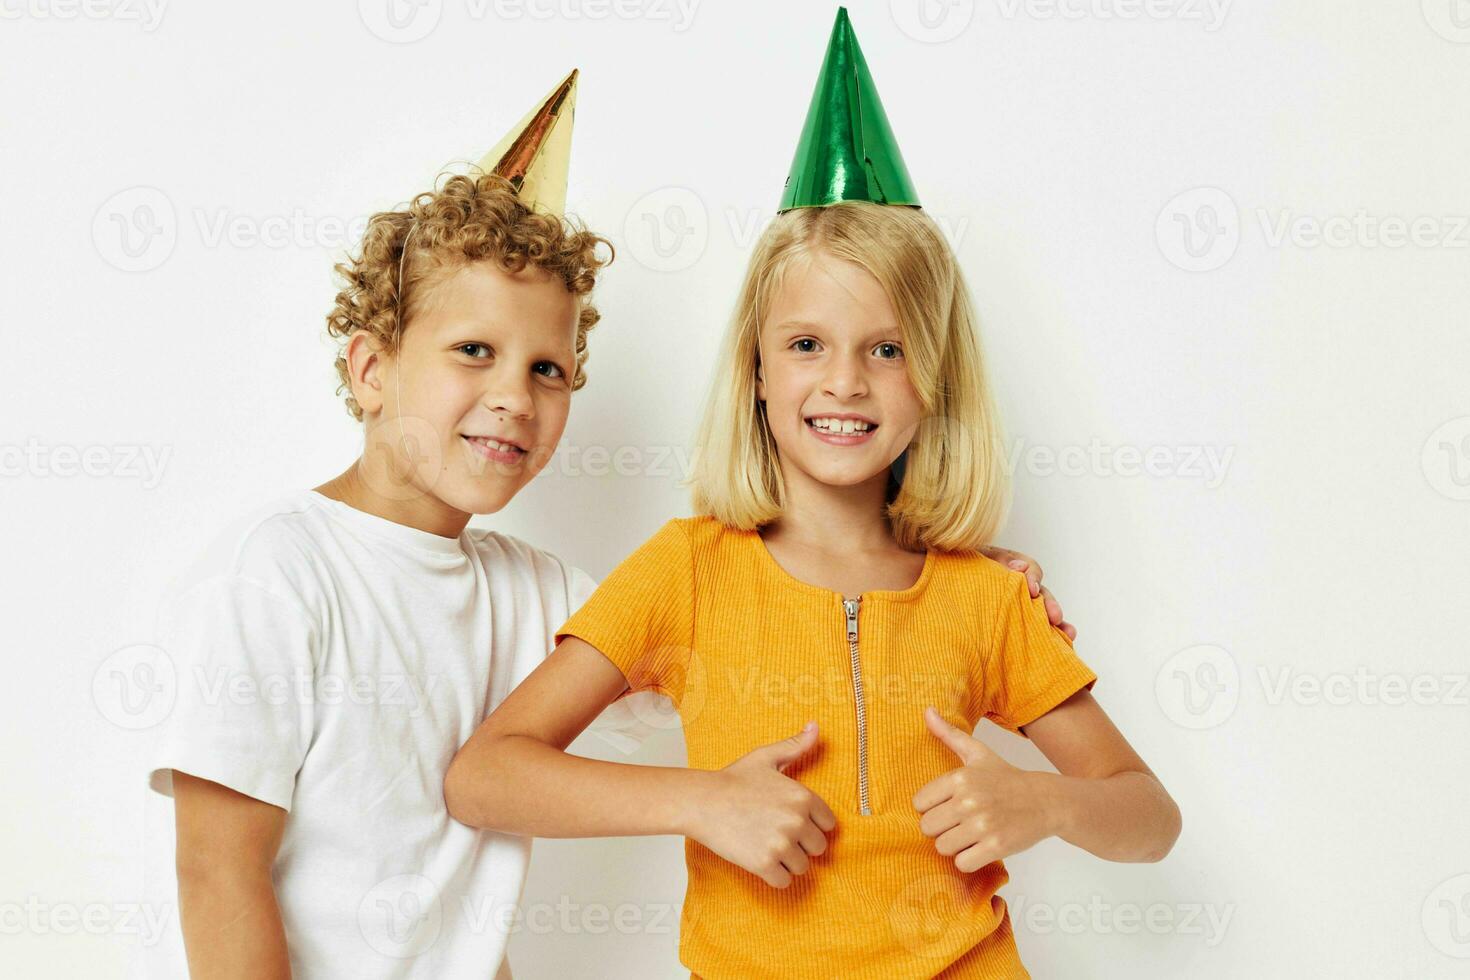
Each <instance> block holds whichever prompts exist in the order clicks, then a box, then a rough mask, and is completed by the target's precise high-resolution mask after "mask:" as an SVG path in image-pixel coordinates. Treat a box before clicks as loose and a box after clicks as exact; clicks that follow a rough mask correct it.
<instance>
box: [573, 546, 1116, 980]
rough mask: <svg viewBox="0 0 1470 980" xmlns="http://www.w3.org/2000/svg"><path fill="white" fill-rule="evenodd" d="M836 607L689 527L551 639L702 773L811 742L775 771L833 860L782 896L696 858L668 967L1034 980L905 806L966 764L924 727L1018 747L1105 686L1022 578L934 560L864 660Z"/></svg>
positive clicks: (866, 635)
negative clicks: (604, 677)
mask: <svg viewBox="0 0 1470 980" xmlns="http://www.w3.org/2000/svg"><path fill="white" fill-rule="evenodd" d="M843 598H844V597H843V596H842V595H840V594H839V593H837V592H833V591H831V590H828V589H824V588H820V587H817V586H814V585H811V584H809V583H806V582H802V581H800V580H798V579H796V578H795V577H793V576H792V575H791V574H790V573H788V572H787V571H786V570H785V569H783V568H782V567H781V566H780V565H779V564H778V563H777V562H776V560H775V558H773V557H772V556H771V554H770V552H769V551H767V550H766V546H765V542H764V541H762V540H761V537H760V535H759V534H757V533H756V532H754V531H736V530H732V529H730V528H728V527H725V526H724V525H722V524H720V523H719V522H717V521H715V520H713V519H712V518H706V517H696V518H681V519H676V520H672V521H669V522H668V523H667V524H665V525H664V526H663V528H661V529H660V530H659V532H658V533H657V534H655V535H654V536H653V537H652V538H650V539H649V540H648V541H647V542H645V543H644V544H643V545H642V547H640V548H639V549H638V550H637V551H636V552H634V553H633V554H632V555H630V556H629V557H628V558H627V559H626V560H625V561H623V563H622V564H620V565H619V566H618V567H617V568H616V569H614V570H613V572H612V574H611V575H609V576H608V577H607V579H605V580H604V581H603V583H602V585H601V586H600V587H599V588H598V589H597V591H596V593H594V594H593V596H592V598H591V599H589V600H588V601H587V602H586V603H585V604H584V605H583V606H582V608H581V609H580V610H578V611H577V612H576V613H575V614H574V615H573V616H572V617H571V619H569V620H568V621H567V622H566V623H565V624H564V625H563V626H562V627H561V629H560V630H558V631H557V639H558V640H560V638H561V637H563V636H577V637H580V638H581V639H583V640H585V641H586V642H588V643H590V644H591V645H592V646H594V647H596V648H597V649H598V650H599V651H601V652H602V653H603V654H604V655H605V656H606V657H608V659H610V660H612V661H613V663H615V664H617V666H618V667H619V668H620V669H621V670H622V671H623V673H624V675H626V676H627V678H628V682H629V688H630V692H631V691H640V690H646V689H649V688H652V689H656V690H659V691H662V692H664V693H665V694H667V695H669V697H671V698H672V699H673V700H674V702H675V704H676V705H677V706H678V709H679V715H680V718H681V720H682V722H683V726H684V737H685V741H686V744H687V748H688V757H689V765H690V766H691V767H692V768H696V769H720V768H723V767H724V766H726V765H728V764H729V763H731V762H734V761H735V760H736V759H738V758H740V757H741V756H742V755H745V754H746V753H747V752H749V751H750V750H751V749H754V748H757V747H759V746H761V745H765V744H767V743H770V742H775V741H777V740H779V739H783V738H786V737H788V736H790V735H794V734H796V733H797V732H798V731H799V730H800V729H801V726H802V725H803V724H805V723H806V721H808V720H809V719H814V720H816V722H817V724H818V726H819V728H818V734H819V741H818V746H817V748H816V749H815V750H814V751H813V752H811V753H809V754H808V755H807V756H806V757H805V758H803V759H802V760H800V761H798V762H797V763H795V764H793V765H791V766H789V767H788V768H787V769H786V774H787V775H788V776H791V777H792V778H793V779H796V780H799V781H800V782H801V783H803V784H804V785H806V786H807V787H808V788H810V789H811V790H812V791H813V792H815V793H817V794H818V795H820V796H821V797H822V798H823V799H824V800H825V801H826V802H827V804H828V806H830V807H831V808H832V811H833V812H834V813H835V814H836V816H837V827H836V829H835V830H834V831H833V832H832V833H831V834H829V846H828V849H827V851H826V853H824V854H822V855H820V856H819V857H815V858H813V859H812V861H811V867H810V869H809V870H808V871H807V873H806V874H803V875H797V876H795V877H794V878H793V880H792V883H791V885H790V886H789V887H787V888H784V889H778V888H772V887H771V886H770V885H767V884H766V883H765V882H764V881H763V880H762V879H760V878H759V877H758V876H756V875H754V874H751V873H750V872H747V871H745V870H744V869H743V868H740V867H738V866H736V865H734V864H731V863H729V862H727V861H725V860H724V859H723V858H721V857H719V856H718V855H716V854H715V853H714V852H713V851H711V850H709V849H708V848H706V847H704V846H703V845H702V844H700V843H698V842H697V841H694V840H686V842H685V858H686V860H687V863H688V870H689V887H688V892H687V894H686V896H685V903H684V912H683V916H682V918H681V934H680V943H679V952H680V959H681V961H682V962H683V963H684V965H685V966H686V967H688V968H689V969H690V970H691V971H693V973H695V974H696V975H698V976H700V977H704V978H709V980H722V978H726V977H738V978H742V980H749V978H755V977H843V978H873V980H897V978H901V977H935V976H942V977H946V978H950V977H979V978H986V980H1002V978H1004V980H1014V978H1018V977H1026V976H1027V973H1026V971H1025V969H1024V968H1023V967H1022V965H1021V962H1020V959H1019V957H1018V956H1017V954H1016V949H1015V944H1014V942H1013V941H1012V933H1011V928H1010V923H1009V921H1008V918H1007V915H1006V907H1005V902H1004V901H1003V900H1002V899H1001V898H1000V897H999V896H998V895H996V890H997V889H998V888H999V887H1000V886H1001V885H1003V884H1004V883H1005V882H1006V881H1007V880H1008V876H1007V874H1006V870H1005V866H1004V865H1003V864H1002V863H1001V862H999V861H996V862H994V863H992V864H989V865H987V866H986V867H984V868H982V869H980V870H979V871H977V872H974V873H973V874H964V873H962V872H960V871H958V870H956V868H955V867H954V863H953V859H952V858H946V857H944V856H943V855H941V854H939V853H938V851H936V850H935V848H934V841H933V840H932V839H931V838H928V837H926V836H924V834H923V833H922V832H921V831H920V830H919V814H918V813H917V812H916V811H915V810H914V808H913V804H912V799H913V795H914V794H915V793H916V792H917V791H918V790H919V788H920V787H922V786H923V785H924V784H925V783H927V782H929V781H930V780H931V779H933V778H934V777H936V776H939V775H941V774H942V773H944V772H947V771H949V770H951V769H954V768H956V767H957V766H958V765H959V764H960V763H959V760H958V759H957V758H956V757H955V756H954V754H953V753H951V752H950V751H949V749H948V748H947V747H946V746H945V745H944V744H943V743H942V742H940V741H939V740H938V739H937V738H935V737H934V736H933V735H932V734H931V733H930V731H929V729H928V727H927V726H926V725H925V724H924V708H925V706H927V705H930V704H932V705H934V707H935V708H937V709H938V710H939V712H940V714H942V715H943V716H944V717H945V718H946V719H948V720H949V721H950V722H951V723H953V724H955V725H958V726H959V727H961V728H963V729H965V730H966V731H969V730H971V729H973V728H974V726H975V725H976V724H977V723H978V721H979V719H980V718H982V717H983V718H989V719H990V720H991V721H993V722H995V723H996V724H998V725H1000V726H1002V727H1003V728H1006V729H1008V730H1010V731H1013V732H1015V731H1017V730H1018V729H1019V728H1020V726H1022V725H1026V724H1029V723H1030V722H1032V721H1034V720H1035V719H1037V718H1039V717H1040V716H1041V715H1043V714H1045V713H1046V712H1047V711H1049V710H1051V709H1052V708H1053V707H1055V706H1056V705H1058V704H1060V703H1061V702H1062V701H1064V700H1066V699H1067V698H1068V697H1070V696H1071V695H1072V694H1074V693H1075V692H1077V691H1078V690H1080V689H1082V688H1084V687H1088V688H1090V687H1091V686H1092V685H1093V683H1094V682H1095V681H1096V679H1097V677H1096V675H1095V674H1094V673H1093V672H1092V671H1091V670H1090V669H1088V667H1087V665H1086V664H1084V663H1083V662H1082V661H1081V660H1080V659H1079V658H1078V657H1077V655H1076V653H1074V652H1073V649H1072V644H1071V641H1070V640H1068V639H1067V637H1066V634H1064V633H1063V632H1061V631H1060V630H1058V629H1056V628H1054V627H1053V626H1052V625H1051V624H1050V623H1049V622H1048V621H1047V616H1046V609H1045V606H1044V604H1043V602H1042V600H1041V599H1040V598H1035V599H1033V598H1032V597H1031V595H1030V590H1029V588H1028V587H1027V584H1026V578H1025V576H1024V575H1022V574H1020V573H1019V572H1014V571H1010V570H1009V569H1006V568H1003V567H1002V566H1000V565H999V564H997V563H995V562H993V561H991V560H990V559H988V558H985V557H984V556H982V555H978V554H974V553H944V552H930V553H929V554H928V555H927V556H926V558H925V562H924V568H923V571H922V572H921V573H920V575H919V578H918V580H917V581H916V582H915V583H914V584H913V585H911V586H910V587H908V588H906V589H897V590H883V591H873V592H866V593H864V594H863V595H862V596H861V601H860V603H859V605H858V614H857V620H856V656H854V655H853V645H852V643H851V642H850V637H849V621H848V613H847V610H846V609H845V608H844V605H843V601H842V600H843ZM854 661H855V662H856V667H855V666H854ZM859 690H861V692H862V695H861V709H862V710H861V712H860V711H859V705H860V702H859V696H858V691H859ZM860 717H861V721H860ZM860 727H861V729H862V733H863V734H865V735H866V747H867V760H866V769H865V772H866V780H865V783H866V788H867V790H868V802H869V810H870V812H869V813H868V814H863V813H862V812H861V805H860V795H861V788H860V781H863V780H862V773H861V772H860V769H862V767H861V766H860V758H859V750H858V749H859V734H860V731H859V729H860Z"/></svg>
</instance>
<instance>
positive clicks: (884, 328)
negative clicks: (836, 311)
mask: <svg viewBox="0 0 1470 980" xmlns="http://www.w3.org/2000/svg"><path fill="white" fill-rule="evenodd" d="M771 329H773V330H775V331H776V332H777V333H784V332H786V331H793V332H795V331H805V330H812V331H820V330H821V329H823V325H822V324H820V323H813V322H812V321H810V320H783V321H782V322H781V323H778V324H776V325H775V326H774V327H772V328H771ZM865 334H866V337H867V338H868V339H871V338H876V337H901V336H902V331H901V330H900V329H899V327H898V324H896V323H890V324H881V325H879V326H875V327H872V328H871V329H869V330H867V331H865Z"/></svg>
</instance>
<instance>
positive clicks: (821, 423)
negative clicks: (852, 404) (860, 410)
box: [812, 419, 872, 435]
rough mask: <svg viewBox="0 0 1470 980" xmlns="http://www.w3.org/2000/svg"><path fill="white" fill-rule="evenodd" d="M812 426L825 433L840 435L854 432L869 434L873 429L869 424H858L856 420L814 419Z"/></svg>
mask: <svg viewBox="0 0 1470 980" xmlns="http://www.w3.org/2000/svg"><path fill="white" fill-rule="evenodd" d="M812 426H813V427H814V428H817V429H821V430H822V431H824V432H833V433H840V434H842V435H850V434H851V433H854V432H867V431H868V430H870V429H871V428H872V426H871V425H869V424H868V423H867V422H858V421H856V420H854V419H812Z"/></svg>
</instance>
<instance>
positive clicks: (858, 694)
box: [842, 596, 873, 816]
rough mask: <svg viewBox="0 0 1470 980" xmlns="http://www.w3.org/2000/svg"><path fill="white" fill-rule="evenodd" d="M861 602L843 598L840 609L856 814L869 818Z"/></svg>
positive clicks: (866, 712)
mask: <svg viewBox="0 0 1470 980" xmlns="http://www.w3.org/2000/svg"><path fill="white" fill-rule="evenodd" d="M862 601H863V597H862V596H858V597H857V598H856V599H848V598H843V600H842V608H843V609H844V610H845V611H846V612H847V653H848V658H849V660H850V661H851V663H852V696H853V699H854V701H855V702H856V704H857V743H858V772H857V781H858V783H857V784H858V807H859V810H858V812H859V813H861V814H863V815H864V816H870V815H871V814H872V812H873V808H872V807H871V806H869V805H868V709H867V706H866V705H865V704H864V703H863V668H862V665H861V664H860V663H859V662H858V605H859V604H860V603H861V602H862Z"/></svg>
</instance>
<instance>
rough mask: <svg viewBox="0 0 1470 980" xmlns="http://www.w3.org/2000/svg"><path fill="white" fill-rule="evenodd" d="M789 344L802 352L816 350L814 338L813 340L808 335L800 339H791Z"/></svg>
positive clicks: (806, 352)
mask: <svg viewBox="0 0 1470 980" xmlns="http://www.w3.org/2000/svg"><path fill="white" fill-rule="evenodd" d="M803 345H807V346H803ZM791 346H792V347H794V348H796V349H797V350H798V351H800V352H801V353H803V354H811V353H813V352H815V351H816V349H817V342H816V341H815V340H813V339H812V338H810V337H803V338H801V339H800V340H797V341H793V342H792V344H791Z"/></svg>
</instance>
